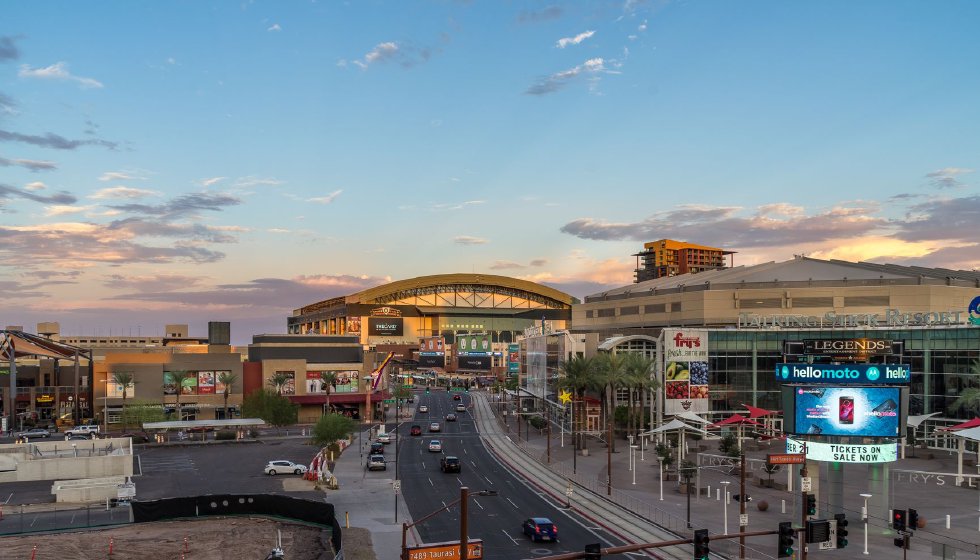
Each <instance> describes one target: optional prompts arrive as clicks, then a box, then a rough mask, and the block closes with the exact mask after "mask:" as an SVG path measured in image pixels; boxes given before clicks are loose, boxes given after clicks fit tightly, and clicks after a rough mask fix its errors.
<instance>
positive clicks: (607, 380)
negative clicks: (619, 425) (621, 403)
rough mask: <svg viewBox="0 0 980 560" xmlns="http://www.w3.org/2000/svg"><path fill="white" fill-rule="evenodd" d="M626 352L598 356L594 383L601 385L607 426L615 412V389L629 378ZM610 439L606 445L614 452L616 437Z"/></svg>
mask: <svg viewBox="0 0 980 560" xmlns="http://www.w3.org/2000/svg"><path fill="white" fill-rule="evenodd" d="M626 355H627V354H626V353H622V354H617V353H612V352H604V353H602V354H599V356H598V363H597V365H598V371H599V376H598V379H596V380H595V383H596V384H597V385H598V386H599V387H601V389H600V391H601V393H602V395H603V397H604V401H605V408H606V414H605V416H606V425H607V426H608V425H609V423H610V422H612V421H613V413H614V412H615V408H616V407H615V406H614V401H615V397H616V389H618V388H620V387H625V386H626V385H627V382H628V380H629V374H628V373H627V371H626V368H625V364H626ZM609 439H610V441H609V442H608V445H609V446H610V449H612V451H613V452H614V453H615V452H616V438H615V436H613V437H610V438H609Z"/></svg>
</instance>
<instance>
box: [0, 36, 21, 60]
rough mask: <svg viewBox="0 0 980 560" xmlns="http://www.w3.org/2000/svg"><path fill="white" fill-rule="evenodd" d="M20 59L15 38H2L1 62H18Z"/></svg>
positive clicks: (0, 38) (0, 44)
mask: <svg viewBox="0 0 980 560" xmlns="http://www.w3.org/2000/svg"><path fill="white" fill-rule="evenodd" d="M19 57H20V52H19V51H18V50H17V45H15V44H14V37H9V36H4V37H0V62H3V61H6V60H17V59H18V58H19Z"/></svg>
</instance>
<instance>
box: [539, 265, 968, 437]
mask: <svg viewBox="0 0 980 560" xmlns="http://www.w3.org/2000/svg"><path fill="white" fill-rule="evenodd" d="M668 328H680V329H691V330H694V329H697V330H698V331H703V332H706V333H707V338H708V354H709V358H708V363H709V387H710V395H709V399H710V403H709V404H708V408H709V409H710V410H712V411H717V412H722V411H733V410H741V409H742V404H743V403H744V404H750V405H754V406H759V407H762V408H769V409H779V408H780V402H779V395H780V393H779V384H778V383H777V382H776V378H775V369H776V364H777V363H780V362H783V361H785V360H786V358H787V352H792V350H787V349H788V348H790V349H791V348H795V347H796V346H798V345H800V344H802V343H804V342H805V341H808V340H819V339H825V340H856V339H871V340H878V341H890V342H891V343H893V345H892V348H893V349H894V351H893V352H891V353H889V354H888V355H882V356H879V357H877V358H873V359H872V360H869V361H874V360H886V361H887V362H888V363H894V361H895V360H901V363H903V364H907V365H910V366H911V370H912V378H911V379H912V382H911V392H910V406H909V414H927V413H932V412H938V413H940V414H942V415H943V416H944V417H946V418H958V417H964V416H966V415H967V414H968V412H967V411H954V410H952V409H951V408H950V405H951V404H952V402H953V401H954V400H955V399H956V397H957V396H958V395H959V394H960V392H961V390H962V389H963V388H964V387H966V386H969V383H970V379H971V377H972V376H971V374H970V373H969V372H970V370H971V366H972V364H973V363H974V361H975V360H977V359H980V272H976V271H958V270H947V269H938V268H921V267H911V266H899V265H879V264H871V263H865V262H858V263H855V262H845V261H839V260H819V259H813V258H806V257H796V258H794V259H792V260H789V261H784V262H770V263H765V264H759V265H754V266H739V267H734V268H726V269H719V270H707V271H703V272H699V273H694V274H682V275H678V276H672V277H666V278H658V279H654V280H649V281H645V282H640V283H637V284H630V285H627V286H623V287H621V288H617V289H613V290H608V291H605V292H602V293H598V294H595V295H591V296H588V297H586V298H585V302H584V303H582V304H580V305H575V306H574V307H573V310H572V326H571V329H570V332H571V333H573V334H574V333H598V334H599V337H598V340H599V341H600V342H599V344H600V345H601V346H603V347H604V348H605V349H607V350H610V351H615V350H617V348H618V347H619V345H622V349H623V350H626V349H630V348H632V349H634V350H639V351H644V352H647V353H649V354H651V355H652V354H653V352H654V351H655V350H656V348H657V344H658V338H659V337H660V334H661V332H662V331H663V330H664V329H668ZM556 330H557V329H556ZM671 332H673V331H671ZM794 343H796V344H794Z"/></svg>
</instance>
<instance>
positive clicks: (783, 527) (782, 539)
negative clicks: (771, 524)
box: [776, 521, 796, 558]
mask: <svg viewBox="0 0 980 560" xmlns="http://www.w3.org/2000/svg"><path fill="white" fill-rule="evenodd" d="M795 534H796V532H795V531H793V523H791V522H789V521H783V522H782V523H780V524H779V545H778V546H779V549H778V551H777V554H776V558H792V557H793V554H794V552H793V542H794V541H793V536H794V535H795Z"/></svg>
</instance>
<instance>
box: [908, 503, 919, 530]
mask: <svg viewBox="0 0 980 560" xmlns="http://www.w3.org/2000/svg"><path fill="white" fill-rule="evenodd" d="M908 519H909V529H911V530H913V531H915V530H916V529H918V528H919V512H917V511H915V510H914V509H912V508H909V518H908Z"/></svg>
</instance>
